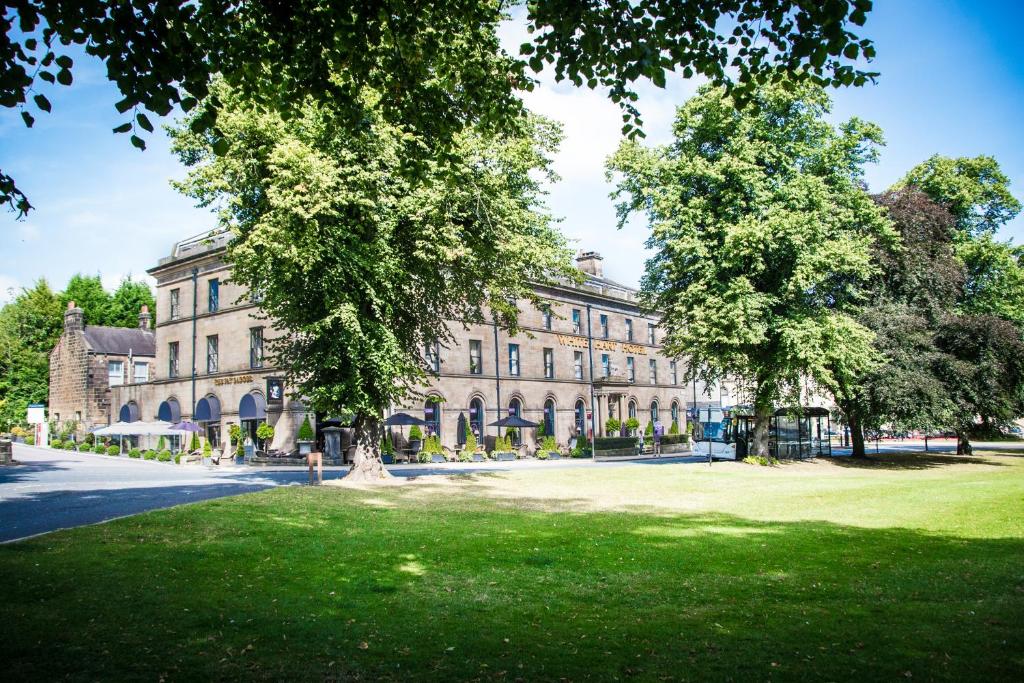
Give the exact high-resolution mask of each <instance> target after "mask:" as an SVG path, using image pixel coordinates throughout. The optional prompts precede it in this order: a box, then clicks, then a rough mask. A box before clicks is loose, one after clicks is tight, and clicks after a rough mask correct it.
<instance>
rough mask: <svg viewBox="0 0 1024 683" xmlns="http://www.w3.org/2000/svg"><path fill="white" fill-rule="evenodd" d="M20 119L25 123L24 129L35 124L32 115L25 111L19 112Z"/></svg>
mask: <svg viewBox="0 0 1024 683" xmlns="http://www.w3.org/2000/svg"><path fill="white" fill-rule="evenodd" d="M21 118H22V120H24V121H25V127H26V128H31V127H32V124H33V123H35V122H36V120H35V119H34V118H32V114H29V113H28V112H27V111H23V112H21Z"/></svg>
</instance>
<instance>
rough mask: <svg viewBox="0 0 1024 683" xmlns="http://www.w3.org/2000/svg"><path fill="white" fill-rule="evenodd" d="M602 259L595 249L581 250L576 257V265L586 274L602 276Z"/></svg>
mask: <svg viewBox="0 0 1024 683" xmlns="http://www.w3.org/2000/svg"><path fill="white" fill-rule="evenodd" d="M603 260H604V259H603V258H602V257H601V254H599V253H597V252H596V251H581V252H580V253H579V255H578V256H577V257H576V267H577V268H579V269H580V270H582V271H583V272H584V273H587V274H588V275H594V276H596V277H604V269H603V268H602V267H601V261H603Z"/></svg>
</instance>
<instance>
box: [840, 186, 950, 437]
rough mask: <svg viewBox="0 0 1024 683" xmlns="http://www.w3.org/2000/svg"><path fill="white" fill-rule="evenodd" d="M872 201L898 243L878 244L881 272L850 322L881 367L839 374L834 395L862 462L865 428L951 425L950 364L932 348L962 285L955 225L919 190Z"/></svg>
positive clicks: (942, 353)
mask: <svg viewBox="0 0 1024 683" xmlns="http://www.w3.org/2000/svg"><path fill="white" fill-rule="evenodd" d="M876 201H877V202H878V204H879V205H880V206H881V207H883V208H884V209H885V211H886V214H887V216H888V218H889V219H890V220H891V221H892V223H893V225H894V227H895V228H896V230H897V231H898V232H899V234H900V242H899V243H892V242H880V243H878V244H876V245H875V247H874V249H873V259H874V261H875V263H876V264H877V265H878V266H879V267H878V269H877V271H876V273H875V275H874V276H873V277H872V278H871V279H870V280H869V282H868V283H867V285H866V287H865V293H864V297H863V298H862V300H861V301H860V302H859V303H858V305H857V306H856V307H855V312H854V315H855V317H856V320H857V321H858V322H859V323H861V324H862V325H864V326H865V327H866V328H867V329H869V330H871V331H872V333H873V334H874V335H875V341H874V346H875V348H876V349H877V351H878V352H879V354H880V356H881V361H882V362H880V363H878V364H876V365H874V366H871V367H867V368H860V369H858V370H857V371H854V372H842V371H840V369H838V368H837V370H836V380H837V382H836V385H835V387H834V389H833V391H832V394H833V397H834V398H835V401H836V405H837V406H838V407H839V408H840V409H841V410H842V412H843V417H844V422H845V424H847V425H848V426H849V428H850V436H851V441H852V451H853V455H854V456H855V457H864V456H865V449H864V430H866V429H879V428H881V427H882V426H883V425H888V426H889V427H892V428H895V429H901V430H913V429H923V430H932V429H935V428H938V427H947V426H949V425H951V424H952V423H953V421H954V419H955V415H956V405H955V403H954V402H953V400H952V398H951V396H950V392H949V391H948V387H947V385H946V381H945V379H946V378H945V374H946V369H947V367H948V362H949V359H948V358H947V356H946V353H945V351H944V350H943V349H941V348H940V347H939V346H938V342H937V334H938V330H939V329H940V328H941V326H942V325H943V323H944V322H945V320H946V319H947V318H948V316H949V315H950V314H951V313H953V312H954V311H955V308H956V306H957V302H958V301H959V300H960V298H961V294H962V290H963V285H964V268H963V265H962V263H961V262H960V260H959V259H958V258H957V257H956V254H955V252H954V236H955V234H956V227H955V221H954V219H953V216H952V215H951V214H950V212H949V211H947V210H946V209H945V208H943V207H942V206H939V205H938V204H937V203H935V202H934V201H932V200H931V199H930V198H929V197H928V196H927V195H925V194H924V193H923V192H921V191H920V190H918V189H916V188H902V189H899V190H893V191H889V192H886V193H884V194H882V195H880V196H878V197H876Z"/></svg>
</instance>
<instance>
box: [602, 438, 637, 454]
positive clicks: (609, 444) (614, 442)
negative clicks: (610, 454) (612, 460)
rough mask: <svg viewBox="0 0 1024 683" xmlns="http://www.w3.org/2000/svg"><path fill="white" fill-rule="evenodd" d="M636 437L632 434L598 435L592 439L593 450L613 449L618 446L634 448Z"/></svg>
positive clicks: (616, 448) (618, 447)
mask: <svg viewBox="0 0 1024 683" xmlns="http://www.w3.org/2000/svg"><path fill="white" fill-rule="evenodd" d="M635 447H636V439H635V438H633V437H632V436H599V437H598V438H596V439H594V450H595V451H614V450H618V449H620V448H635Z"/></svg>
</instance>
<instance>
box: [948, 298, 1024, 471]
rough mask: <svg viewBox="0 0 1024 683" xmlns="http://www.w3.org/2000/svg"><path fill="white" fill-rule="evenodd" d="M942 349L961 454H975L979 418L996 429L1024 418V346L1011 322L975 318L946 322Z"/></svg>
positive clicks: (979, 316) (951, 319)
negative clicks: (974, 432) (974, 436)
mask: <svg viewBox="0 0 1024 683" xmlns="http://www.w3.org/2000/svg"><path fill="white" fill-rule="evenodd" d="M938 346H939V348H941V349H942V350H943V351H945V352H946V354H947V360H946V363H945V367H944V368H943V371H944V376H945V378H946V386H947V389H948V391H949V393H950V397H951V399H952V401H953V404H954V405H955V406H956V414H955V421H954V425H955V427H956V431H957V437H958V438H957V453H958V454H964V453H970V450H971V447H970V442H969V437H970V432H971V431H972V429H973V428H974V426H975V424H976V420H977V419H978V418H979V417H980V418H981V421H982V425H983V427H984V428H986V429H992V428H993V427H1001V426H1004V425H1006V424H1008V423H1009V422H1010V421H1012V420H1014V419H1016V418H1017V417H1020V416H1021V415H1024V341H1022V340H1021V331H1020V328H1019V327H1018V326H1016V325H1014V324H1013V323H1012V322H1010V321H1008V320H1004V319H1003V318H999V317H997V316H994V315H984V314H975V315H962V316H953V317H951V318H950V319H949V320H947V321H946V323H945V324H944V325H943V326H942V329H941V330H940V331H939V336H938Z"/></svg>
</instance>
